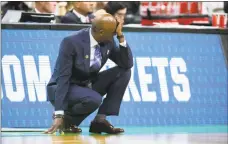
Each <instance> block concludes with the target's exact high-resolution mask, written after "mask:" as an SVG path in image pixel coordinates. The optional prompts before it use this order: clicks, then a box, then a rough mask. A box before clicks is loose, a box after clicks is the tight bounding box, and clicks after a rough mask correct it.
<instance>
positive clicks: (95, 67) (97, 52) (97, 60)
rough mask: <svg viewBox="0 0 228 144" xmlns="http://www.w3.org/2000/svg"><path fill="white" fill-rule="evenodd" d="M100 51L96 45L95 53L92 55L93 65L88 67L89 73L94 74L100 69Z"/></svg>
mask: <svg viewBox="0 0 228 144" xmlns="http://www.w3.org/2000/svg"><path fill="white" fill-rule="evenodd" d="M101 59H102V56H101V51H100V45H99V44H98V45H96V47H95V53H94V63H93V65H92V66H91V67H90V71H91V72H95V71H98V70H99V69H100V67H101Z"/></svg>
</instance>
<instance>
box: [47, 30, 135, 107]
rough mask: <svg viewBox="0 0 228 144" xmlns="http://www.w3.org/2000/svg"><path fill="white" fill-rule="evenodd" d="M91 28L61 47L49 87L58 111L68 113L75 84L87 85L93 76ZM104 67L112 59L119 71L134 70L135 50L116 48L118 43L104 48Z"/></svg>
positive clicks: (68, 39) (67, 40)
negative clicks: (70, 96)
mask: <svg viewBox="0 0 228 144" xmlns="http://www.w3.org/2000/svg"><path fill="white" fill-rule="evenodd" d="M90 51H91V48H90V37H89V28H86V29H82V30H80V31H78V32H77V33H76V34H74V35H72V36H68V37H66V38H64V39H63V40H62V42H61V44H60V50H59V55H58V57H57V60H56V64H55V68H54V72H53V74H52V77H51V79H50V81H49V83H48V85H47V96H48V100H49V101H55V110H56V111H57V110H66V109H67V106H68V102H67V99H68V98H67V92H68V89H69V86H70V84H71V83H75V82H77V81H87V80H90V79H91V78H92V77H94V76H95V77H96V76H97V74H96V75H93V76H91V73H90V71H89V69H90ZM101 55H102V60H101V67H102V66H103V65H104V64H105V63H106V61H107V60H108V59H111V60H112V61H113V62H115V63H116V64H117V65H118V66H119V67H122V68H125V69H130V68H131V67H132V66H133V57H132V52H131V49H130V48H129V45H128V44H127V47H123V46H121V45H119V47H117V46H116V45H115V42H114V40H113V41H111V42H106V43H104V44H103V45H102V46H101Z"/></svg>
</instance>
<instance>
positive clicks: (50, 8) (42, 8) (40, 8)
mask: <svg viewBox="0 0 228 144" xmlns="http://www.w3.org/2000/svg"><path fill="white" fill-rule="evenodd" d="M56 5H57V2H53V1H52V2H43V1H36V2H35V8H34V9H33V11H32V12H35V13H53V14H54V13H55V11H56Z"/></svg>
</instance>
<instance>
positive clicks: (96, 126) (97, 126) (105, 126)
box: [89, 120, 124, 134]
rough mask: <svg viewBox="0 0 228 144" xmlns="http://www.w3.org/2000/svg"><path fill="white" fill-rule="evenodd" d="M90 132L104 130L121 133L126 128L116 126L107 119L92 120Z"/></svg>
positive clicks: (109, 132) (110, 132)
mask: <svg viewBox="0 0 228 144" xmlns="http://www.w3.org/2000/svg"><path fill="white" fill-rule="evenodd" d="M89 132H91V133H99V134H101V133H102V132H105V133H108V134H119V133H123V132H124V129H121V128H114V127H113V126H112V125H111V124H110V123H109V122H108V121H107V120H103V121H95V120H94V121H92V122H91V124H90V128H89Z"/></svg>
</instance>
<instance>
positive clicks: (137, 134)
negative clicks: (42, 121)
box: [1, 126, 228, 144]
mask: <svg viewBox="0 0 228 144" xmlns="http://www.w3.org/2000/svg"><path fill="white" fill-rule="evenodd" d="M124 129H125V133H124V134H119V135H108V134H102V135H100V134H91V133H89V132H88V131H89V128H88V127H82V130H83V132H82V133H81V134H64V135H60V136H56V135H55V134H49V135H46V134H43V133H42V131H43V130H45V129H39V130H36V131H35V132H34V130H33V132H29V130H24V131H23V132H22V130H20V129H14V131H12V130H10V129H8V130H7V129H3V131H2V133H1V135H2V144H227V143H228V138H227V137H228V133H227V132H228V126H201V127H193V126H192V127H189V126H188V127H124Z"/></svg>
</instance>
